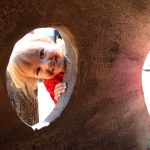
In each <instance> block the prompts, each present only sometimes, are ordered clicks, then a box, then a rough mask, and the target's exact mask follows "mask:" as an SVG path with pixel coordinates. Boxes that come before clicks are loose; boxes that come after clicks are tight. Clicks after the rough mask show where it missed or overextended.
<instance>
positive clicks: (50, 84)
mask: <svg viewBox="0 0 150 150" xmlns="http://www.w3.org/2000/svg"><path fill="white" fill-rule="evenodd" d="M63 78H64V73H59V74H57V75H56V76H55V77H54V78H52V79H44V85H45V87H46V89H47V91H48V92H49V94H50V96H51V98H52V99H53V101H54V103H55V104H57V100H55V99H54V97H55V95H54V89H55V85H56V84H57V83H60V82H62V81H63Z"/></svg>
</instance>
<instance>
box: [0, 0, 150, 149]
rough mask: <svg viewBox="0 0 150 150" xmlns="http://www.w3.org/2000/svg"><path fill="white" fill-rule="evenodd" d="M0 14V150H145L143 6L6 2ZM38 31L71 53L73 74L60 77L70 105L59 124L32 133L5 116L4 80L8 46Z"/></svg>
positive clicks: (149, 19)
mask: <svg viewBox="0 0 150 150" xmlns="http://www.w3.org/2000/svg"><path fill="white" fill-rule="evenodd" d="M0 8H1V9H0V33H1V36H0V71H1V73H0V99H1V102H0V147H1V149H25V150H27V149H51V150H63V149H68V150H80V149H82V150H83V149H86V150H88V149H89V150H92V149H93V150H101V149H102V150H114V149H115V150H116V149H118V150H145V149H149V147H148V145H147V143H148V139H149V138H150V117H149V113H148V111H147V107H146V104H145V99H144V94H143V89H142V68H143V64H144V61H145V58H146V57H147V54H148V52H149V49H150V1H149V0H141V1H140V0H126V1H124V0H109V1H107V0H99V1H98V0H92V1H91V0H76V1H73V0H72V1H71V0H65V1H61V0H58V1H55V0H51V1H46V0H42V1H40V0H23V1H19V0H15V1H10V0H7V1H0ZM39 27H55V28H57V29H58V30H59V31H60V32H61V33H62V35H63V36H64V39H65V42H66V43H67V45H68V52H69V51H72V49H70V48H69V47H70V46H69V45H71V46H73V47H74V53H75V54H76V55H77V57H78V60H77V64H75V65H77V70H78V73H77V75H76V74H71V72H69V73H68V76H66V82H67V83H68V90H67V92H66V96H65V95H64V96H63V99H64V100H65V99H66V100H67V101H68V99H70V101H69V103H68V105H67V106H66V108H65V109H64V110H63V111H62V113H61V116H60V117H59V118H57V119H56V120H55V121H54V122H52V123H51V124H50V125H49V126H48V127H45V128H43V129H41V130H36V131H33V130H32V129H31V128H30V127H28V126H26V125H25V124H24V123H23V122H22V121H21V120H20V119H19V118H18V116H17V114H16V112H15V111H14V109H13V107H12V105H11V103H10V99H9V97H8V94H7V88H6V76H5V75H6V66H7V63H8V60H9V56H10V54H11V51H12V48H13V46H14V44H15V42H16V41H17V40H18V39H19V38H21V37H22V36H23V35H24V34H26V33H27V32H29V31H31V30H32V29H35V28H39ZM71 59H72V60H74V58H71ZM69 74H71V76H69ZM75 76H76V82H75V86H74V89H73V92H72V94H71V92H70V91H71V90H72V89H70V90H69V87H71V85H72V81H71V79H72V78H74V79H75ZM73 82H74V80H73ZM67 94H68V95H67Z"/></svg>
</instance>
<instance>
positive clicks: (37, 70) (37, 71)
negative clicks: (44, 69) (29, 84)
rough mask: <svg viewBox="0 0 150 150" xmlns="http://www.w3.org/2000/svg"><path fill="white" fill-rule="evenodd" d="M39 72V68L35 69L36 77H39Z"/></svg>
mask: <svg viewBox="0 0 150 150" xmlns="http://www.w3.org/2000/svg"><path fill="white" fill-rule="evenodd" d="M40 71H41V68H40V67H38V68H37V69H36V75H37V76H38V75H39V73H40Z"/></svg>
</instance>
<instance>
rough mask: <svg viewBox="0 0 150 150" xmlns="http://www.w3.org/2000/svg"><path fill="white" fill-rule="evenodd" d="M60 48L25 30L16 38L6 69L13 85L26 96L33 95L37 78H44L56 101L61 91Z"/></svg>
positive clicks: (61, 53)
mask: <svg viewBox="0 0 150 150" xmlns="http://www.w3.org/2000/svg"><path fill="white" fill-rule="evenodd" d="M64 54H65V52H64V49H63V48H61V47H59V46H58V45H56V44H55V43H54V42H53V41H52V40H51V39H50V38H49V37H48V36H43V35H38V34H34V33H33V34H32V33H29V34H27V35H25V36H24V37H23V38H22V39H21V40H19V41H18V42H17V43H16V44H15V46H14V49H13V51H12V54H11V56H10V60H9V63H8V66H7V71H8V73H9V74H10V77H11V79H12V81H13V83H14V85H15V87H16V88H17V89H18V90H19V91H20V92H23V93H24V94H25V95H26V96H27V97H30V98H31V97H32V98H35V97H36V96H37V95H36V94H35V90H36V89H37V83H38V81H39V79H41V78H43V79H44V84H45V86H46V89H47V90H48V92H49V93H50V95H51V97H52V99H53V101H54V103H55V104H56V103H57V101H58V99H59V97H60V94H62V93H64V92H65V89H66V84H65V83H63V82H62V81H63V77H64V71H65V61H66V59H65V56H64Z"/></svg>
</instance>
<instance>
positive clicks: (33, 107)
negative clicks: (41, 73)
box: [7, 27, 77, 130]
mask: <svg viewBox="0 0 150 150" xmlns="http://www.w3.org/2000/svg"><path fill="white" fill-rule="evenodd" d="M28 34H36V35H39V36H48V37H49V38H50V39H52V41H53V42H54V43H55V44H56V47H59V49H61V48H62V49H63V50H64V51H65V52H64V53H65V67H66V68H65V72H64V73H63V74H64V76H63V78H62V82H65V83H66V82H67V81H68V78H69V77H71V78H72V80H71V82H70V83H67V88H68V89H69V85H71V86H70V87H71V88H70V89H69V90H68V89H67V90H66V89H63V92H62V91H61V93H59V95H60V97H59V98H58V101H57V102H55V98H53V97H52V95H51V93H50V91H48V89H47V87H46V84H44V80H45V79H44V78H39V79H38V84H37V87H36V88H35V90H34V93H36V96H37V99H36V98H35V99H34V98H31V97H30V96H29V97H28V96H27V95H24V94H23V93H21V92H19V90H18V89H17V88H16V87H15V85H14V83H13V81H12V80H11V76H10V74H8V72H7V89H8V94H9V97H10V100H11V103H12V105H13V107H14V109H15V111H16V112H17V115H18V116H19V118H20V119H21V120H22V121H23V122H24V123H25V124H27V125H28V126H30V127H32V129H33V130H35V129H41V128H43V127H45V126H48V125H49V124H50V123H51V122H53V121H54V120H55V119H56V118H58V117H59V116H60V114H61V113H62V111H63V110H64V108H65V107H66V105H67V103H68V102H69V99H70V96H71V93H72V91H73V87H74V84H75V78H76V73H77V67H76V65H77V57H76V55H75V52H74V48H73V46H72V45H71V44H70V42H68V38H67V36H66V35H67V34H64V32H62V33H60V32H59V30H58V29H55V28H50V27H47V28H38V29H34V30H32V31H31V32H30V33H28ZM62 35H63V36H64V37H63V38H62ZM25 36H26V35H25ZM65 37H66V38H65ZM65 39H66V41H65ZM66 43H67V45H68V46H66ZM25 44H27V43H25ZM21 46H22V45H21ZM67 47H68V48H69V51H72V52H73V53H71V54H69V53H68V51H67ZM41 51H42V50H41ZM41 54H42V52H40V55H41ZM46 54H47V53H46ZM46 54H45V55H46ZM68 54H69V55H70V56H71V58H72V59H73V60H72V59H70V56H68ZM42 55H43V54H42ZM58 62H59V60H58V59H57V61H56V59H55V61H53V62H52V61H51V62H50V64H51V63H52V65H53V68H52V69H55V70H56V67H57V66H54V65H57V64H58ZM60 62H61V60H60ZM32 63H34V59H33V60H32ZM22 68H24V66H23V67H22ZM70 68H73V70H74V71H73V72H72V71H70ZM68 70H69V71H68ZM71 72H72V73H73V74H74V75H73V76H72V73H71ZM65 76H66V77H65ZM29 82H30V81H29ZM54 82H56V81H54ZM61 90H62V89H61ZM64 91H65V92H66V94H65V93H64ZM67 91H68V92H67ZM30 92H31V91H30V90H28V93H30ZM59 92H60V89H59ZM53 93H54V92H53ZM29 95H30V94H29ZM63 95H64V96H63ZM65 95H66V96H65ZM66 99H67V100H66ZM24 109H25V111H24Z"/></svg>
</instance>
